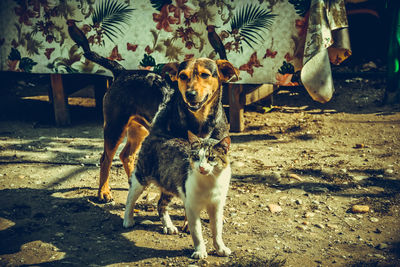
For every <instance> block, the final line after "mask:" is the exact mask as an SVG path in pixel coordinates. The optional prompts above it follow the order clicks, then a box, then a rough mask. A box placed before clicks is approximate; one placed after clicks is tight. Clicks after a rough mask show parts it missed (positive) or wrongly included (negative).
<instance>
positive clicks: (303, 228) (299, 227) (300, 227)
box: [296, 225, 306, 231]
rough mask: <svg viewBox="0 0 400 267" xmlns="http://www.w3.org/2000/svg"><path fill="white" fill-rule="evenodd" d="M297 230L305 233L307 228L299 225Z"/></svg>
mask: <svg viewBox="0 0 400 267" xmlns="http://www.w3.org/2000/svg"><path fill="white" fill-rule="evenodd" d="M296 229H297V230H302V231H304V230H306V227H305V226H304V225H297V226H296Z"/></svg>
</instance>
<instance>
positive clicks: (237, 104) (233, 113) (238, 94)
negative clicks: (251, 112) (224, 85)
mask: <svg viewBox="0 0 400 267" xmlns="http://www.w3.org/2000/svg"><path fill="white" fill-rule="evenodd" d="M228 92H229V122H230V130H231V131H232V132H241V131H243V130H244V118H243V112H244V105H243V103H242V102H243V100H242V99H241V98H242V92H243V85H242V84H229V90H228Z"/></svg>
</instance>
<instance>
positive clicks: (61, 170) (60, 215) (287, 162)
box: [0, 76, 400, 266]
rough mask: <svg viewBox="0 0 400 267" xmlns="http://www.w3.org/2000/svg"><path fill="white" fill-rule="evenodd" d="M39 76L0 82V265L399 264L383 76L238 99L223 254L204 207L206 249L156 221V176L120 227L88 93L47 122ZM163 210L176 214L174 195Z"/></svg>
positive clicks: (120, 197) (398, 213)
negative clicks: (253, 101) (197, 250)
mask: <svg viewBox="0 0 400 267" xmlns="http://www.w3.org/2000/svg"><path fill="white" fill-rule="evenodd" d="M48 86H49V84H48V77H47V78H46V76H34V77H30V78H26V79H25V80H19V81H11V82H9V84H8V85H7V87H5V86H4V85H3V88H2V90H1V93H0V95H1V97H0V98H1V100H0V102H1V103H0V106H1V107H0V114H1V115H0V119H1V120H0V265H1V266H19V265H35V266H105V265H107V266H160V265H165V266H188V265H192V266H207V265H209V266H400V228H399V225H400V144H399V137H400V112H399V111H400V108H399V105H392V106H381V105H380V100H381V99H382V96H383V92H384V88H385V81H384V79H383V78H382V77H379V76H375V77H372V78H371V77H370V78H368V77H364V78H337V79H336V80H335V87H336V92H335V96H334V99H333V100H332V101H331V102H329V103H327V104H324V105H322V104H318V103H316V102H313V101H312V100H311V99H310V97H309V96H308V95H307V94H306V93H305V92H304V91H303V90H302V89H294V88H292V89H291V90H290V91H288V90H282V91H280V92H279V93H277V94H276V95H274V97H273V102H272V104H273V109H272V110H270V111H269V110H268V109H266V111H268V112H263V110H264V109H263V108H262V105H264V106H268V104H269V102H268V101H265V102H264V103H261V104H258V105H257V106H256V105H253V106H250V107H248V108H247V110H246V112H245V124H246V130H245V131H244V132H242V133H232V148H231V162H232V169H233V177H232V182H231V187H230V191H229V194H228V199H227V205H226V207H225V213H224V216H225V221H226V222H225V224H224V235H223V236H224V240H225V243H226V245H227V246H228V247H230V248H231V249H232V251H233V254H232V256H230V257H227V258H223V257H218V256H216V255H215V254H214V253H213V249H212V241H211V233H210V230H209V225H208V218H207V215H206V213H204V214H202V219H203V220H202V222H203V234H204V237H205V238H206V240H207V241H208V244H207V248H208V250H209V257H208V258H207V259H206V260H200V261H198V260H193V259H191V258H190V255H191V250H192V249H193V245H192V240H191V238H190V236H189V235H187V234H184V233H181V234H178V235H163V234H162V233H161V231H160V230H161V223H160V221H159V219H158V217H157V211H156V209H155V205H156V202H157V197H158V193H157V192H158V190H157V189H156V188H154V187H152V188H150V189H148V190H147V191H146V193H145V194H144V195H143V198H142V199H141V200H140V201H139V203H138V205H137V209H138V213H137V214H136V221H137V225H136V226H135V227H134V228H133V229H124V228H123V227H122V216H123V213H124V206H125V200H126V197H127V194H128V183H127V177H126V174H125V172H124V170H123V167H122V164H121V163H120V161H119V159H118V157H115V159H114V164H113V167H112V170H111V186H112V189H113V195H114V198H115V201H114V202H113V203H111V204H99V203H98V202H97V201H96V194H97V186H98V178H99V165H98V162H99V158H100V155H101V152H102V122H101V117H100V116H99V114H98V113H97V111H96V110H95V109H94V108H93V103H94V102H93V99H87V98H83V97H82V96H79V94H78V95H73V97H71V98H70V104H72V105H71V117H72V122H73V125H72V126H70V127H63V128H60V127H55V126H54V123H53V117H52V106H51V105H50V104H49V103H48V102H47V101H45V100H47V97H46V93H47V89H48ZM264 111H265V110H264ZM121 148H122V147H121ZM121 148H120V150H121ZM357 204H358V205H363V206H367V207H368V208H369V211H368V212H365V213H356V212H354V211H353V210H352V208H353V206H354V205H357ZM170 214H171V215H172V219H173V221H174V222H175V223H176V224H177V225H179V226H180V225H181V224H182V222H183V218H184V217H183V216H184V214H183V207H182V203H181V202H180V200H179V199H176V200H175V201H174V204H173V205H172V207H171V211H170Z"/></svg>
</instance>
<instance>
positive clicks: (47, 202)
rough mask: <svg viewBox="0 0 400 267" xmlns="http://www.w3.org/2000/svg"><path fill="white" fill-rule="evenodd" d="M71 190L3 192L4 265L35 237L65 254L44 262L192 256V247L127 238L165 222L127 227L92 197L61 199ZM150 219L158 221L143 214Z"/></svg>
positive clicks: (0, 241) (0, 236) (0, 238)
mask: <svg viewBox="0 0 400 267" xmlns="http://www.w3.org/2000/svg"><path fill="white" fill-rule="evenodd" d="M71 190H74V189H61V190H43V189H29V188H22V189H4V190H0V195H1V198H0V255H1V259H0V265H2V264H3V263H7V261H8V260H9V258H10V257H12V255H13V254H14V255H15V254H16V253H19V252H21V250H22V249H23V248H24V247H26V246H24V245H26V244H27V243H30V242H33V241H41V242H43V243H47V244H51V245H52V246H54V247H56V248H55V249H56V251H59V252H63V253H64V254H65V255H64V257H62V259H58V260H51V259H50V260H49V259H47V260H45V259H40V265H41V266H44V265H51V266H54V265H64V264H66V265H69V266H70V265H100V266H104V265H109V264H115V263H123V262H137V261H140V260H143V259H148V258H166V257H178V256H185V257H186V256H190V251H189V249H184V250H157V249H154V248H149V247H139V246H136V245H135V243H134V242H133V241H131V240H129V239H127V238H126V237H124V235H125V234H126V233H127V232H129V231H136V230H137V229H141V228H144V229H146V230H150V231H157V232H160V226H159V225H157V224H156V223H154V225H141V224H139V225H137V226H135V227H134V228H133V229H132V228H131V229H124V228H123V227H122V218H121V217H120V216H118V215H116V214H113V213H112V212H110V211H108V210H107V209H105V208H103V207H99V206H97V205H95V204H93V203H92V202H91V200H90V199H89V198H86V197H84V198H61V197H57V195H58V194H63V193H65V192H68V191H71ZM138 219H139V218H138ZM146 219H148V220H151V221H153V222H156V221H157V220H158V218H157V219H156V217H154V218H149V217H146V216H143V217H141V218H140V221H142V220H146ZM177 219H178V220H179V219H182V218H177ZM25 263H26V264H29V263H28V262H25Z"/></svg>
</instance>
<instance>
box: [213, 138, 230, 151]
mask: <svg viewBox="0 0 400 267" xmlns="http://www.w3.org/2000/svg"><path fill="white" fill-rule="evenodd" d="M215 146H218V147H221V148H222V149H223V150H224V152H225V154H227V153H228V151H229V148H230V147H231V138H230V137H229V136H226V137H224V138H223V139H222V140H221V141H219V143H218V144H216V145H215Z"/></svg>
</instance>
